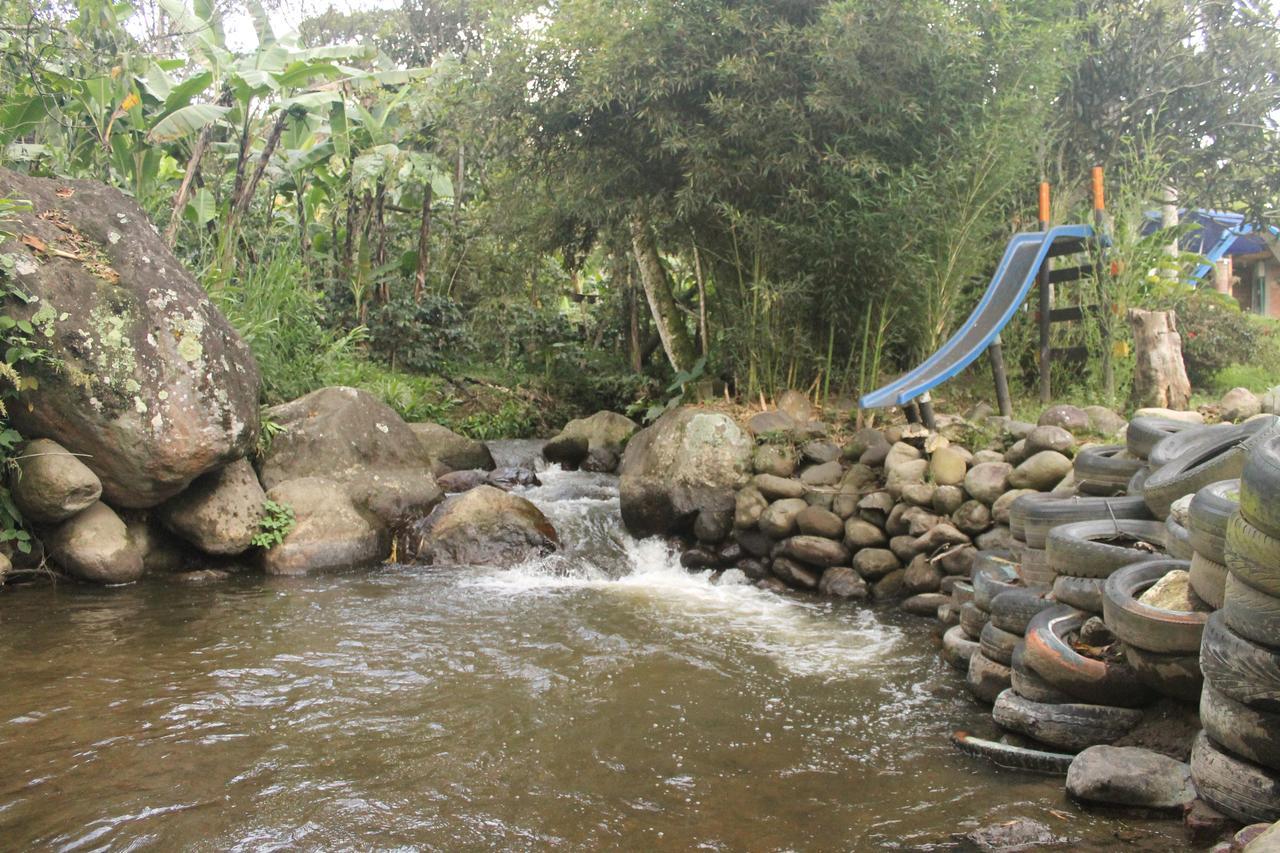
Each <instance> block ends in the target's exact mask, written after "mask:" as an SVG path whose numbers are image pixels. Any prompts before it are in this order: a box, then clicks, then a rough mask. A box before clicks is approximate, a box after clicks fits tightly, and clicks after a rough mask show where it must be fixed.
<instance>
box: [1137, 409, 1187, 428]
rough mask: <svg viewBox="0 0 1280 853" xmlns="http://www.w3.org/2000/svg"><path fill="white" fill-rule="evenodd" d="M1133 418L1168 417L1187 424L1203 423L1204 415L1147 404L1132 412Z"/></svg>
mask: <svg viewBox="0 0 1280 853" xmlns="http://www.w3.org/2000/svg"><path fill="white" fill-rule="evenodd" d="M1133 417H1134V419H1135V420H1136V419H1138V418H1169V419H1170V420H1174V421H1182V422H1183V423H1188V424H1202V423H1204V415H1202V414H1200V413H1199V412H1184V411H1181V410H1179V409H1164V408H1160V407H1158V406H1149V407H1147V408H1145V409H1138V410H1137V411H1136V412H1134V413H1133Z"/></svg>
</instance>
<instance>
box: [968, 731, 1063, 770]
mask: <svg viewBox="0 0 1280 853" xmlns="http://www.w3.org/2000/svg"><path fill="white" fill-rule="evenodd" d="M951 742H952V743H954V744H955V745H956V748H957V749H959V750H960V751H961V752H963V753H964V754H965V755H972V756H976V757H977V758H985V759H986V760H987V761H990V762H991V763H992V764H995V765H996V766H997V767H1007V768H1009V769H1010V770H1030V771H1032V772H1035V773H1052V774H1053V775H1055V776H1065V775H1066V773H1067V770H1069V769H1070V768H1071V761H1072V759H1073V758H1074V757H1075V756H1073V755H1066V754H1064V753H1061V752H1045V751H1043V750H1039V749H1027V748H1026V747H1024V746H1013V745H1011V744H1007V743H1000V742H999V741H994V740H983V739H982V738H977V737H974V736H973V735H971V734H969V733H968V732H956V733H955V734H953V735H952V736H951Z"/></svg>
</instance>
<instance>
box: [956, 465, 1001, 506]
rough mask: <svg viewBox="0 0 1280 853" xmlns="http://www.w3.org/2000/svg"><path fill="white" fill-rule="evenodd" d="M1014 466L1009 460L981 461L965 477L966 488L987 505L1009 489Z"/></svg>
mask: <svg viewBox="0 0 1280 853" xmlns="http://www.w3.org/2000/svg"><path fill="white" fill-rule="evenodd" d="M1012 472H1013V466H1012V465H1010V464H1009V463H1007V462H979V463H978V464H977V465H974V466H973V467H972V468H970V469H969V473H968V474H966V475H965V478H964V490H965V491H966V492H968V493H969V494H970V495H972V496H973V497H974V498H976V499H978V500H980V501H982V502H983V503H984V504H986V505H987V506H991V505H992V504H993V503H995V502H996V498H998V497H1000V496H1001V495H1003V494H1004V493H1005V492H1007V491H1009V475H1010V473H1012Z"/></svg>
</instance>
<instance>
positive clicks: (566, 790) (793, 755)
mask: <svg viewBox="0 0 1280 853" xmlns="http://www.w3.org/2000/svg"><path fill="white" fill-rule="evenodd" d="M526 494H527V495H528V496H529V497H530V498H531V499H533V500H535V501H536V502H538V503H539V504H540V505H541V506H543V508H544V509H545V510H546V511H547V512H548V514H549V515H550V516H551V517H552V519H553V520H554V522H555V523H556V524H557V526H558V527H559V529H560V531H561V533H562V536H563V538H564V539H565V541H566V542H567V543H568V544H569V549H568V551H567V552H566V553H565V554H562V555H560V556H559V557H557V558H554V559H551V560H546V561H543V562H540V563H538V564H534V565H529V566H524V567H521V568H519V569H516V570H512V571H507V572H494V571H483V570H466V571H464V570H456V569H455V570H439V569H431V568H423V567H406V566H386V567H383V568H381V569H377V570H374V571H371V572H370V571H364V572H352V573H346V574H339V575H328V576H323V577H313V578H306V579H279V578H264V577H252V576H246V577H238V578H235V579H233V580H231V581H228V582H224V583H220V584H217V585H213V586H204V587H191V586H183V585H179V584H173V583H162V582H157V583H146V584H140V585H135V586H132V587H126V588H119V589H107V590H101V589H89V588H82V587H74V586H65V585H64V586H59V587H56V588H40V589H36V588H28V589H20V590H13V591H5V592H4V593H3V595H0V848H4V849H19V848H29V847H41V848H53V849H61V850H103V849H116V850H119V849H134V848H141V847H153V848H155V849H184V848H193V849H245V850H248V849H252V850H273V849H351V848H359V849H386V848H400V849H442V850H456V849H492V848H500V849H542V848H558V849H599V848H611V849H635V850H676V849H686V848H689V847H694V846H700V847H704V848H707V849H724V850H739V849H751V850H781V849H803V850H808V849H813V850H819V849H823V850H826V849H841V850H873V849H884V848H898V849H920V848H922V847H924V848H930V847H933V846H934V845H944V846H945V845H946V843H947V842H948V840H949V839H950V837H951V835H952V833H954V832H957V831H964V830H967V829H969V828H972V827H975V826H978V825H982V824H985V823H990V822H992V821H1000V820H1008V819H1011V818H1013V817H1032V818H1036V819H1038V820H1042V821H1044V822H1046V823H1048V824H1049V825H1051V826H1052V827H1054V828H1055V829H1056V830H1058V831H1060V832H1062V833H1064V834H1065V835H1068V836H1071V837H1074V838H1076V839H1080V841H1081V842H1088V843H1090V844H1091V845H1093V846H1096V847H1097V849H1106V848H1108V847H1110V846H1112V845H1113V844H1114V843H1115V842H1116V841H1117V840H1118V839H1120V838H1123V839H1124V840H1126V841H1128V842H1130V846H1129V847H1128V849H1163V850H1168V849H1177V848H1179V847H1180V846H1181V836H1180V834H1179V831H1178V829H1179V827H1178V825H1177V824H1176V823H1170V822H1148V821H1141V820H1133V819H1127V820H1121V819H1118V818H1116V817H1114V816H1099V815H1096V814H1093V815H1088V814H1083V813H1081V812H1080V811H1079V810H1077V809H1076V808H1074V807H1073V806H1071V805H1070V804H1069V803H1067V802H1066V801H1065V799H1064V797H1063V794H1062V787H1061V784H1062V783H1061V781H1060V780H1054V779H1046V778H1044V777H1039V776H1035V775H1029V774H1022V773H1015V772H1010V771H999V770H995V769H993V768H990V767H988V766H984V765H982V764H979V763H976V762H975V761H974V760H973V759H970V758H967V757H964V756H962V755H959V754H957V753H956V752H954V751H953V749H952V747H951V746H950V745H949V743H948V742H947V734H948V733H949V732H951V731H952V730H953V729H955V728H957V727H965V728H970V729H972V730H976V731H987V730H989V729H990V722H989V717H988V716H987V715H986V714H985V713H984V712H983V711H982V710H981V709H980V708H978V707H977V706H976V705H975V704H973V703H972V702H971V701H970V700H969V699H968V698H967V695H966V694H965V693H964V691H963V687H962V683H961V679H960V678H959V677H958V676H957V675H956V674H955V673H954V672H952V671H951V670H949V669H947V668H946V667H945V665H944V664H942V663H940V662H939V660H938V658H937V655H936V652H935V650H934V645H933V643H932V642H931V639H930V637H929V629H928V627H926V626H925V624H924V623H923V621H922V620H912V619H910V617H901V616H899V615H898V614H896V613H895V612H893V611H887V610H885V611H881V610H873V609H868V608H866V607H843V606H838V605H834V604H829V603H823V602H819V601H817V600H816V599H802V598H795V599H791V598H785V597H779V596H776V595H773V594H769V593H764V592H760V591H757V590H755V589H754V588H752V587H749V586H747V585H744V584H733V583H732V582H731V580H732V578H726V579H725V580H722V581H721V582H719V583H713V582H712V581H711V579H710V578H709V577H708V576H705V575H689V574H687V573H686V572H684V571H683V570H681V569H680V568H679V566H678V564H677V562H676V561H675V560H674V559H673V557H672V556H671V555H670V554H668V553H667V552H666V551H665V550H664V549H663V548H662V547H661V546H660V545H658V544H656V543H652V542H643V543H641V542H635V541H634V540H631V539H629V538H627V537H626V536H625V535H624V534H623V533H622V532H621V530H620V529H619V527H618V523H617V488H616V481H615V480H613V479H612V478H608V477H602V476H593V475H586V474H559V473H556V472H548V473H546V474H544V485H543V486H542V487H539V488H534V489H530V490H527V491H526ZM1077 849H1078V848H1077Z"/></svg>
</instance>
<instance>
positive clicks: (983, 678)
mask: <svg viewBox="0 0 1280 853" xmlns="http://www.w3.org/2000/svg"><path fill="white" fill-rule="evenodd" d="M965 681H966V682H967V683H968V685H969V692H970V693H972V694H973V697H974V698H975V699H978V700H980V701H983V702H986V703H987V704H988V705H990V704H991V703H992V702H994V701H996V697H997V696H999V695H1000V694H1001V693H1002V692H1003V691H1005V690H1008V689H1009V686H1010V685H1011V684H1012V680H1011V676H1010V673H1009V667H1007V666H1005V665H1004V664H1002V663H997V662H996V661H993V660H991V659H990V658H989V657H987V656H986V655H984V654H983V653H982V650H981V649H979V650H978V651H977V652H976V653H975V654H974V655H973V657H971V658H969V672H968V674H967V675H966V676H965Z"/></svg>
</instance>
